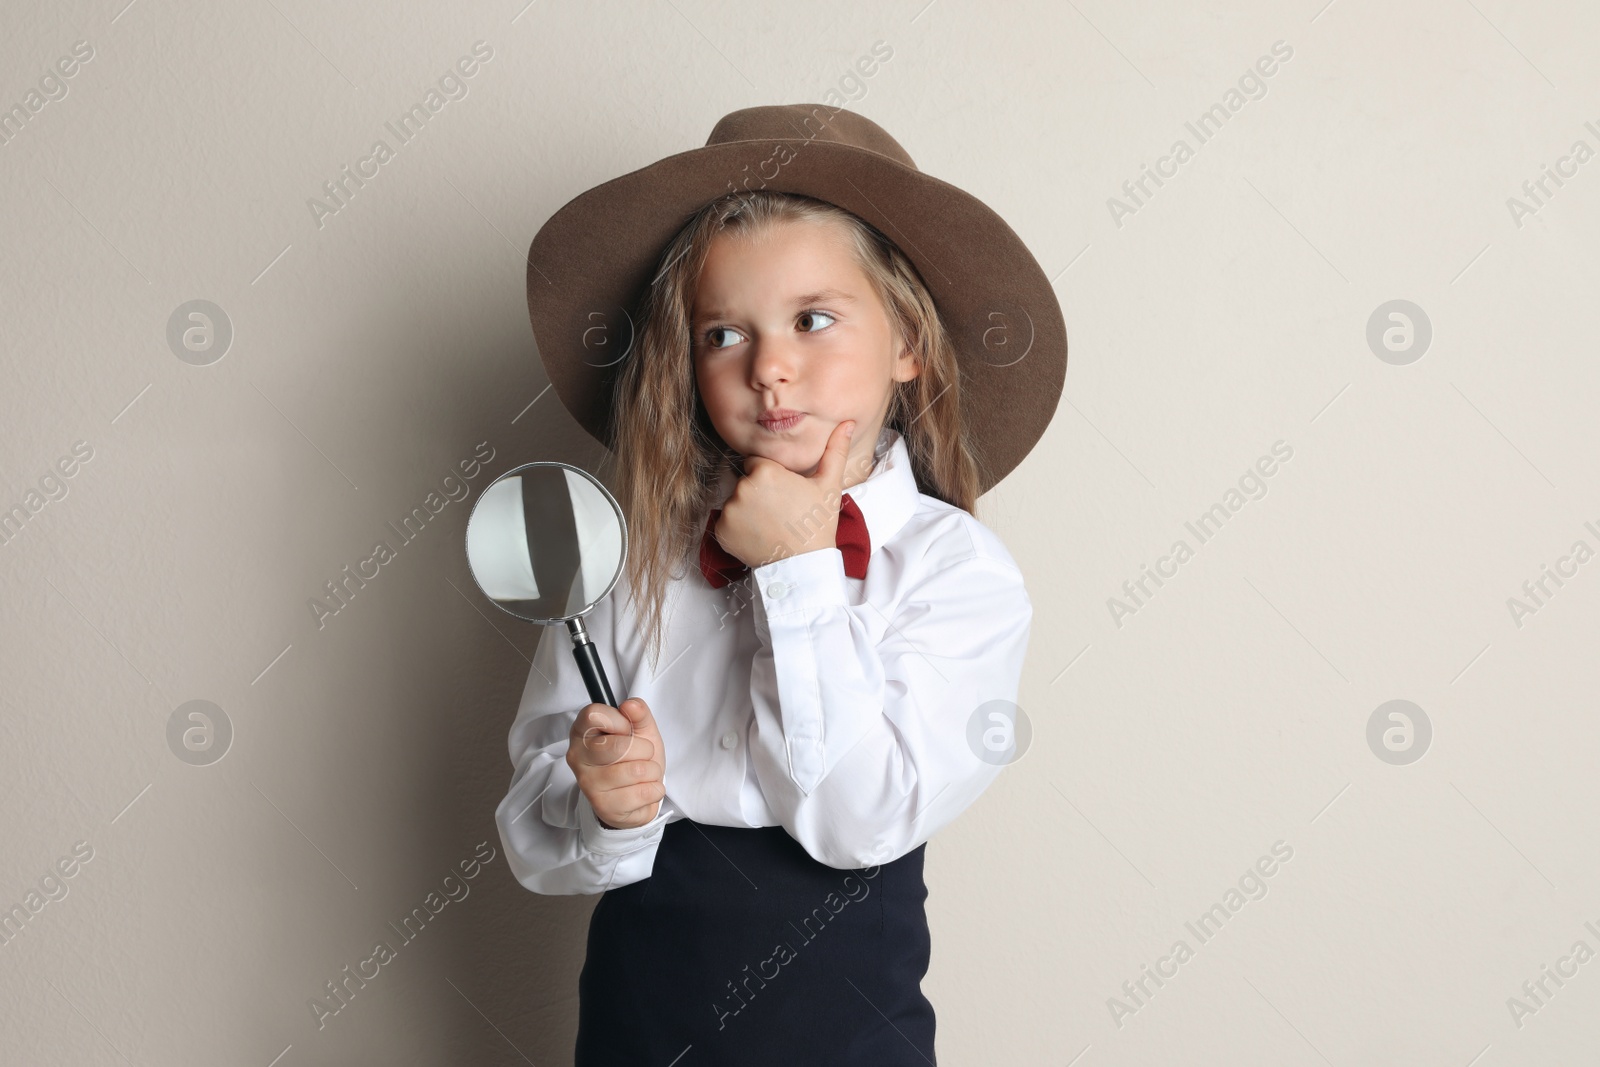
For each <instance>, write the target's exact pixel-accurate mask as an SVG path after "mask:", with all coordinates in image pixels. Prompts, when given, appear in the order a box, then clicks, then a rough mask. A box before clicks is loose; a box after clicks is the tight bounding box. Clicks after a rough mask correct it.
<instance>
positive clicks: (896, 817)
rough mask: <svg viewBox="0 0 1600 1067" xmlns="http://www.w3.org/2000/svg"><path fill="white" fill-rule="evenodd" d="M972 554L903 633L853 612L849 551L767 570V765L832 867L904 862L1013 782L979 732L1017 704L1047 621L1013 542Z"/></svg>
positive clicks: (816, 853)
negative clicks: (977, 725) (989, 707)
mask: <svg viewBox="0 0 1600 1067" xmlns="http://www.w3.org/2000/svg"><path fill="white" fill-rule="evenodd" d="M970 543H971V545H972V549H971V551H970V552H963V553H958V558H953V559H952V558H948V554H946V558H944V559H942V560H939V561H927V560H924V561H922V562H920V563H918V564H915V565H913V566H912V568H911V572H910V573H908V574H907V575H905V576H904V585H905V588H904V589H903V590H902V591H900V593H899V595H898V596H897V601H898V603H897V605H896V606H895V607H894V608H893V612H894V615H893V617H892V618H885V617H884V615H883V613H882V611H881V610H880V609H879V608H877V607H875V606H874V605H873V604H872V603H871V602H870V601H869V602H868V603H865V604H863V605H861V606H860V607H859V608H857V609H852V608H851V606H850V599H849V593H848V588H847V586H846V584H845V582H846V578H845V573H844V561H843V556H842V555H841V554H840V552H839V550H838V549H837V548H831V547H830V548H824V549H817V550H815V551H811V552H805V553H801V554H799V555H796V556H790V557H788V558H786V559H781V560H776V561H774V562H772V563H768V564H765V565H762V566H759V567H756V568H754V571H753V574H754V576H755V580H756V586H757V588H758V590H759V595H758V596H757V597H755V598H754V599H753V603H754V604H755V615H754V625H755V630H756V635H757V637H758V639H759V646H758V649H757V652H756V656H755V661H754V663H753V664H752V672H751V685H750V689H751V697H752V701H753V703H754V705H755V726H754V729H753V731H752V741H751V758H752V759H753V761H754V765H755V771H756V777H757V780H758V781H759V783H760V785H761V789H762V792H763V794H764V795H765V797H766V799H767V802H768V804H769V806H770V807H771V808H772V810H773V811H774V813H775V814H777V816H778V817H779V819H780V820H781V821H782V823H783V825H784V827H785V829H787V830H788V831H789V833H790V835H791V836H793V837H794V838H795V840H797V841H798V842H800V844H801V845H802V846H803V847H804V848H805V849H806V851H807V852H808V853H810V854H811V856H812V857H813V858H815V859H817V860H818V861H819V862H821V863H825V864H827V865H829V866H831V867H837V868H851V867H863V866H868V865H871V864H876V863H887V862H890V861H892V860H894V859H898V858H899V857H900V856H903V855H905V854H906V853H907V852H910V851H911V850H912V849H914V848H916V847H917V846H918V845H920V844H922V843H923V842H924V841H926V840H928V839H929V838H930V837H931V836H932V835H933V834H934V833H935V832H937V831H938V830H939V829H940V828H942V827H943V826H945V825H946V824H948V823H949V822H951V821H953V820H954V819H955V818H956V816H957V815H959V814H960V813H961V812H962V811H964V810H965V809H966V808H967V807H968V806H969V805H970V804H971V803H972V802H973V801H974V800H976V799H977V797H978V796H979V794H981V793H982V792H983V791H984V790H985V789H986V788H988V786H989V784H990V783H991V782H993V781H994V779H995V778H996V777H997V776H998V775H999V773H1000V769H1001V768H1000V767H999V766H998V765H996V764H995V763H991V762H989V761H986V760H984V759H981V758H979V756H978V755H977V753H976V752H975V751H974V748H973V747H972V743H971V742H970V741H969V737H970V736H971V734H970V733H969V729H970V724H971V723H972V721H973V717H974V715H975V714H976V713H977V712H978V709H979V708H980V707H982V706H983V705H985V704H986V703H988V702H990V701H994V700H1004V701H1010V702H1012V703H1015V701H1016V698H1017V690H1018V686H1019V684H1020V681H1021V675H1022V665H1023V659H1024V657H1025V655H1026V651H1027V644H1028V636H1029V631H1030V628H1031V624H1032V617H1033V608H1032V603H1031V601H1030V600H1029V598H1028V595H1027V592H1026V590H1025V588H1024V587H1023V583H1022V575H1021V573H1020V571H1019V570H1018V569H1017V567H1016V564H1015V562H1014V561H1012V560H1011V559H1010V557H1009V555H1007V554H1006V553H1005V550H1004V549H1003V547H1000V546H999V543H998V539H994V538H992V535H989V537H988V538H985V539H983V540H979V539H978V537H977V536H973V537H971V540H970ZM872 565H873V566H880V565H883V566H900V565H902V564H901V563H900V561H897V560H888V559H885V560H883V561H882V562H881V564H880V561H879V560H878V559H876V558H875V559H874V561H873V564H872ZM874 613H876V614H874ZM874 620H876V622H875V624H874V625H872V626H869V622H874ZM872 630H877V631H879V632H881V633H882V635H883V636H882V637H881V639H879V640H878V641H877V642H876V643H874V641H873V638H872V634H871V632H870V631H872ZM989 724H990V723H989V721H988V720H987V718H986V717H985V722H984V725H985V726H988V725H989Z"/></svg>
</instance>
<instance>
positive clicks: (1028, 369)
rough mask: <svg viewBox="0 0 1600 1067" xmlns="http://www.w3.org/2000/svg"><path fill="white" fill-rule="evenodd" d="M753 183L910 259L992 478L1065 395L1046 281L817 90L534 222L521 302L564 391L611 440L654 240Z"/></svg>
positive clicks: (655, 252) (553, 379)
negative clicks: (951, 357) (816, 99)
mask: <svg viewBox="0 0 1600 1067" xmlns="http://www.w3.org/2000/svg"><path fill="white" fill-rule="evenodd" d="M763 189H764V190H768V191H773V192H786V193H800V194H803V195H805V196H811V197H815V198H817V199H819V200H825V201H827V202H829V203H831V204H835V205H837V206H839V207H842V208H844V209H845V210H846V211H850V212H852V213H854V214H856V215H858V216H860V217H861V218H862V219H864V220H865V221H866V222H868V223H870V224H871V225H873V226H875V227H876V228H877V229H878V230H880V231H881V232H882V233H883V234H884V235H885V236H886V237H888V238H889V239H890V240H892V241H893V242H894V243H895V244H896V245H897V246H898V247H899V248H900V250H901V251H902V252H903V253H905V255H906V257H907V258H908V259H910V260H911V262H912V264H913V265H914V266H915V267H916V269H917V272H918V273H919V274H920V275H921V276H922V280H923V282H924V283H925V284H926V285H927V287H928V290H929V292H930V293H932V295H933V299H934V302H935V304H937V305H938V308H939V314H940V318H941V319H942V320H943V321H944V325H945V328H946V330H947V331H948V332H949V334H950V339H951V341H952V343H953V344H954V346H955V348H956V352H957V357H958V359H959V362H960V365H961V385H960V389H961V409H962V415H963V418H964V420H965V421H966V423H967V425H968V427H969V429H970V432H971V436H972V441H973V446H974V450H975V452H976V454H977V455H976V458H977V461H978V468H979V474H980V479H981V483H982V487H983V491H985V492H986V491H988V490H989V489H990V488H992V487H993V486H994V485H995V484H996V483H998V482H999V481H1000V480H1001V479H1002V478H1004V477H1005V476H1006V475H1007V474H1009V473H1010V472H1011V470H1012V469H1013V468H1014V467H1016V465H1017V464H1018V463H1020V462H1021V461H1022V458H1023V457H1024V456H1026V455H1027V454H1028V452H1029V451H1030V450H1031V449H1032V448H1033V445H1034V443H1035V442H1036V441H1038V440H1039V438H1040V436H1041V435H1042V434H1043V433H1044V431H1045V427H1046V426H1048V425H1049V424H1050V419H1051V418H1052V416H1054V414H1055V410H1056V403H1057V401H1058V400H1059V399H1060V397H1061V387H1062V383H1063V382H1064V381H1065V379H1066V372H1067V329H1066V324H1065V323H1064V322H1063V320H1062V317H1061V305H1060V304H1059V302H1058V301H1057V300H1056V294H1055V290H1054V288H1053V287H1052V286H1051V284H1050V279H1049V278H1048V277H1046V276H1045V273H1044V270H1043V269H1042V268H1041V267H1040V266H1039V263H1038V262H1037V261H1036V260H1035V259H1034V257H1033V255H1032V254H1031V253H1030V252H1029V251H1028V248H1027V246H1026V245H1024V244H1023V243H1022V239H1021V238H1019V237H1018V236H1017V235H1016V233H1015V232H1013V231H1012V229H1011V227H1010V226H1008V225H1006V223H1005V220H1004V219H1002V218H1001V217H1000V216H999V215H997V214H995V212H994V211H993V210H991V209H990V208H989V207H988V206H987V205H985V204H984V203H983V202H982V201H981V200H979V199H978V198H977V197H975V196H972V195H971V194H970V193H966V192H963V191H962V190H960V189H958V188H956V187H955V186H953V185H951V184H949V183H948V182H945V181H941V180H940V179H938V178H935V177H933V176H932V175H929V174H924V173H923V172H922V171H920V170H918V169H917V165H916V164H915V163H914V162H912V159H911V156H910V155H909V154H908V153H907V152H906V150H905V149H904V148H902V147H900V145H899V143H898V142H896V141H895V139H894V138H893V137H890V136H889V134H888V133H887V132H885V131H884V129H883V128H882V127H880V126H879V125H878V124H877V123H875V122H873V121H872V120H871V119H868V118H866V117H865V116H862V115H858V114H856V113H855V112H853V111H848V110H845V109H843V108H837V107H829V106H826V105H823V104H782V105H769V106H763V107H749V108H743V109H741V110H739V111H734V112H732V113H730V114H728V115H726V116H724V117H723V118H722V120H721V121H720V122H718V123H717V124H716V127H715V128H713V129H712V131H711V136H710V137H708V138H707V139H706V143H705V147H703V148H696V149H692V150H690V151H687V152H680V153H678V154H677V155H672V156H668V157H666V158H665V159H662V160H659V161H657V162H655V163H652V164H650V165H649V166H647V167H642V168H640V169H639V170H635V171H633V172H631V173H629V174H624V175H623V176H621V177H620V178H613V179H612V180H611V181H608V182H606V183H604V184H602V185H597V186H595V187H594V188H592V189H589V190H588V191H587V192H584V193H581V194H579V195H578V196H576V197H574V198H573V199H572V200H570V201H568V202H567V204H566V205H565V206H563V207H562V208H561V209H560V210H559V211H557V212H556V213H555V214H554V215H552V216H551V217H550V218H549V220H548V221H546V222H545V224H544V225H543V226H542V227H540V229H539V232H538V234H537V235H535V236H534V239H533V245H532V247H531V248H530V249H529V250H528V313H529V316H530V318H531V320H532V322H533V333H534V338H535V340H536V341H537V343H538V347H539V356H540V358H541V359H542V360H543V361H544V366H545V372H546V374H547V375H548V376H549V378H550V384H551V385H552V386H554V387H555V391H556V395H557V396H558V397H560V399H561V403H562V404H563V405H564V406H565V407H566V409H567V410H568V411H569V412H571V413H572V416H573V418H575V419H576V420H577V421H578V423H579V425H581V426H582V427H583V428H584V429H585V430H586V431H587V432H588V433H589V434H590V435H591V436H593V437H594V438H595V439H596V440H598V441H600V442H601V443H602V444H604V445H606V446H607V447H608V448H609V447H611V442H612V437H611V425H610V419H611V407H612V384H613V382H614V380H615V376H616V372H617V371H618V370H619V369H620V367H621V365H622V362H623V361H624V360H625V359H626V358H627V357H628V355H629V353H630V351H631V349H632V347H633V341H634V334H635V322H634V319H633V315H634V313H635V310H636V308H637V302H638V298H639V296H640V294H641V293H642V291H643V289H644V287H645V286H647V285H649V284H650V282H651V280H652V279H653V278H654V277H655V276H656V272H657V269H658V267H659V265H660V264H659V259H660V256H661V253H662V250H663V249H664V247H665V246H666V244H667V242H668V241H670V240H671V239H672V237H673V236H674V235H675V234H676V233H677V232H678V231H679V230H680V229H682V227H683V226H684V224H685V223H687V222H688V221H689V219H690V218H691V217H692V216H693V215H694V214H695V212H697V211H698V210H700V209H701V208H702V207H704V206H705V205H706V204H707V203H709V202H711V201H712V200H715V199H717V198H718V197H720V196H723V195H725V194H727V193H730V192H739V191H746V190H748V191H751V192H754V191H758V190H763Z"/></svg>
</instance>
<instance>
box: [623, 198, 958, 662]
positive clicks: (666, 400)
mask: <svg viewBox="0 0 1600 1067" xmlns="http://www.w3.org/2000/svg"><path fill="white" fill-rule="evenodd" d="M782 222H833V223H836V224H838V225H839V226H840V227H841V228H842V232H843V233H844V234H845V235H846V238H847V239H848V240H849V242H850V245H851V250H852V252H853V253H854V256H855V259H856V262H857V263H858V264H859V265H860V267H861V269H862V271H863V272H864V273H865V274H866V276H867V278H868V279H870V281H871V283H872V286H873V288H874V290H875V291H876V293H877V295H878V298H879V299H880V300H881V301H882V303H883V307H884V309H885V311H886V313H887V315H888V318H889V321H890V323H891V325H892V326H893V327H894V328H895V330H896V333H897V335H898V338H899V339H900V340H901V341H902V342H903V343H905V344H906V345H908V346H909V347H910V348H911V350H912V351H913V352H914V353H916V356H917V358H918V360H919V363H920V367H921V369H920V371H919V373H918V374H917V376H916V377H915V378H912V379H911V380H910V381H905V382H896V383H894V389H893V392H892V395H891V397H890V401H889V407H888V412H887V414H886V415H885V417H884V423H883V424H884V426H886V427H892V428H893V429H895V430H897V431H899V433H900V434H901V436H902V437H903V438H904V440H905V444H906V449H907V452H908V453H909V454H910V457H911V467H912V472H913V474H914V475H915V478H916V483H917V488H918V490H919V491H921V492H923V493H926V494H927V495H928V496H932V497H936V498H938V499H939V500H943V501H944V502H946V503H948V504H951V505H953V506H955V507H958V508H961V509H962V510H963V511H966V512H968V513H969V514H973V513H974V508H975V507H976V504H977V498H978V492H979V489H980V487H981V481H980V478H979V471H978V465H977V461H976V459H975V457H974V452H973V449H972V444H971V440H970V438H969V437H968V433H967V427H966V424H965V422H964V421H963V419H962V414H961V367H960V363H959V361H958V360H957V358H956V352H955V348H954V346H953V344H952V343H951V340H950V337H949V334H948V332H947V331H946V329H945V326H944V323H943V322H942V321H941V320H940V317H939V311H938V309H937V308H936V307H935V306H934V302H933V297H932V296H931V295H930V294H929V292H928V289H927V287H926V285H924V284H923V281H922V278H921V276H920V275H918V273H917V270H916V268H915V267H913V266H912V264H911V262H910V260H908V259H907V258H906V257H905V255H904V254H903V253H902V252H901V251H900V249H899V248H898V247H896V246H895V244H894V243H893V242H892V241H890V240H889V239H888V238H887V237H885V236H884V235H883V234H882V233H881V232H879V231H878V230H877V229H876V228H874V227H873V226H871V225H870V224H868V223H867V222H866V221H865V220H863V219H861V218H859V217H858V216H856V215H854V214H852V213H851V212H849V211H846V210H844V209H843V208H840V207H837V206H835V205H833V204H830V203H827V202H826V201H823V200H817V199H815V198H813V197H808V196H801V195H798V194H794V193H778V192H769V191H765V190H761V191H756V192H736V193H730V194H728V195H726V196H723V197H720V198H718V199H716V200H713V201H712V202H711V203H709V204H707V205H706V206H705V207H703V208H701V209H700V210H699V211H698V212H697V213H696V214H695V215H694V216H693V217H692V218H691V219H690V220H689V221H688V222H687V223H686V224H685V225H684V226H683V228H682V229H681V230H679V231H678V233H677V235H676V236H674V237H673V239H672V240H671V241H670V242H668V244H667V246H666V248H665V249H664V250H663V251H662V253H661V257H660V260H659V267H658V269H657V272H656V276H655V279H654V280H653V281H652V282H651V283H650V284H649V285H648V286H646V287H645V290H644V292H643V293H642V294H641V295H640V297H639V301H638V306H637V308H636V309H635V312H636V313H635V319H634V321H635V323H636V330H635V337H634V347H633V349H632V351H631V352H630V353H629V354H628V356H627V357H626V358H625V359H624V360H623V363H622V365H621V367H620V370H619V372H618V375H617V378H616V380H615V383H614V397H613V404H612V419H611V424H610V427H611V428H610V438H611V440H610V456H609V464H608V465H609V466H610V467H611V468H612V469H611V472H610V478H609V480H610V481H611V483H612V485H613V486H614V488H615V490H616V494H617V500H618V503H620V504H621V505H622V509H623V513H624V514H625V515H626V517H627V520H628V532H629V537H628V541H629V551H628V563H627V576H628V582H629V585H631V586H632V589H633V591H634V597H635V605H636V608H637V609H638V615H639V618H640V620H641V623H642V627H643V630H644V633H645V635H646V639H647V644H648V648H649V652H650V657H651V664H652V667H653V666H654V664H655V663H656V662H657V660H658V659H659V657H660V652H661V637H662V623H663V617H664V608H663V601H664V599H665V595H666V591H667V585H668V582H669V581H671V580H674V579H677V578H681V577H682V576H683V574H684V573H686V570H687V567H688V566H689V565H690V564H691V561H693V563H694V565H695V566H698V549H699V545H700V538H701V536H702V534H703V533H704V532H705V524H706V519H707V516H708V515H709V514H710V510H711V508H712V507H713V506H714V504H715V503H716V500H715V494H716V491H717V484H718V480H719V479H720V478H721V477H722V474H723V472H724V471H725V470H727V469H729V468H730V467H731V468H732V469H733V470H735V471H738V470H740V469H741V468H740V467H739V465H738V464H739V461H740V457H739V455H738V454H737V453H735V452H734V451H732V450H731V449H730V448H729V447H728V445H727V444H726V443H725V442H724V441H723V440H722V437H721V435H720V434H718V433H717V431H716V429H715V428H714V427H713V426H712V424H711V420H710V417H709V416H708V415H707V413H706V409H705V404H704V403H703V402H702V401H701V398H700V392H699V389H698V388H697V386H696V383H695V372H694V360H693V349H692V340H693V339H692V336H691V330H690V318H691V316H692V314H693V308H694V296H695V286H696V284H697V282H698V279H699V277H700V272H701V269H702V268H703V267H704V265H705V261H706V254H707V252H708V250H709V249H710V247H711V245H712V242H713V241H714V240H715V239H716V238H717V237H719V236H721V235H723V234H730V235H738V236H744V237H752V236H755V235H758V234H760V233H763V232H765V231H766V230H768V229H769V228H770V227H772V226H773V225H774V224H777V223H782Z"/></svg>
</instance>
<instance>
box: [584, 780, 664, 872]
mask: <svg viewBox="0 0 1600 1067" xmlns="http://www.w3.org/2000/svg"><path fill="white" fill-rule="evenodd" d="M667 815H668V813H667V798H666V797H662V798H661V807H660V810H658V811H657V812H656V817H655V818H654V819H651V820H650V821H649V822H647V823H645V824H644V825H643V826H632V827H625V828H623V829H619V830H611V829H608V828H606V827H604V826H601V825H600V818H599V816H597V815H595V813H594V805H593V804H591V803H589V795H588V794H587V793H585V792H584V791H583V790H581V789H580V790H578V838H579V840H580V841H582V842H583V847H584V848H586V849H588V850H589V851H590V852H593V853H594V854H596V855H598V856H621V855H625V854H627V853H629V852H634V851H637V850H638V849H640V848H643V847H644V846H646V845H650V844H653V843H655V842H658V841H660V839H661V835H662V832H663V831H664V830H665V828H666V825H667Z"/></svg>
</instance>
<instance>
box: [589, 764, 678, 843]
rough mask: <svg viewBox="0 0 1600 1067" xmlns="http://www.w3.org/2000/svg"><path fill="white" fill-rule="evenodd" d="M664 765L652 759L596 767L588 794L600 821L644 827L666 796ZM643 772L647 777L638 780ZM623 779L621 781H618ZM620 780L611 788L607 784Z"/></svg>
mask: <svg viewBox="0 0 1600 1067" xmlns="http://www.w3.org/2000/svg"><path fill="white" fill-rule="evenodd" d="M660 774H661V770H660V765H659V764H656V763H652V762H650V761H649V760H629V761H627V762H626V763H618V764H614V765H612V766H610V767H600V768H597V769H595V770H593V771H592V772H591V773H590V774H589V775H587V777H588V778H589V779H590V784H589V786H588V788H586V789H584V793H585V795H586V796H588V798H589V804H590V806H592V807H593V808H594V811H595V814H596V815H597V816H599V818H600V821H601V822H603V823H605V824H606V825H608V826H611V827H614V828H616V829H619V830H620V829H627V828H630V827H634V826H643V825H644V824H645V823H647V822H649V821H650V820H651V819H653V818H655V817H656V815H657V814H658V812H659V808H658V807H657V804H658V802H659V801H661V800H663V799H664V798H665V797H666V795H667V792H666V789H665V787H664V786H663V784H662V782H661V779H660ZM639 775H644V776H646V777H645V779H644V780H642V781H641V780H638V776H639ZM618 779H620V781H618ZM612 781H617V784H615V785H612V786H610V787H607V785H606V783H608V782H612Z"/></svg>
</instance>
